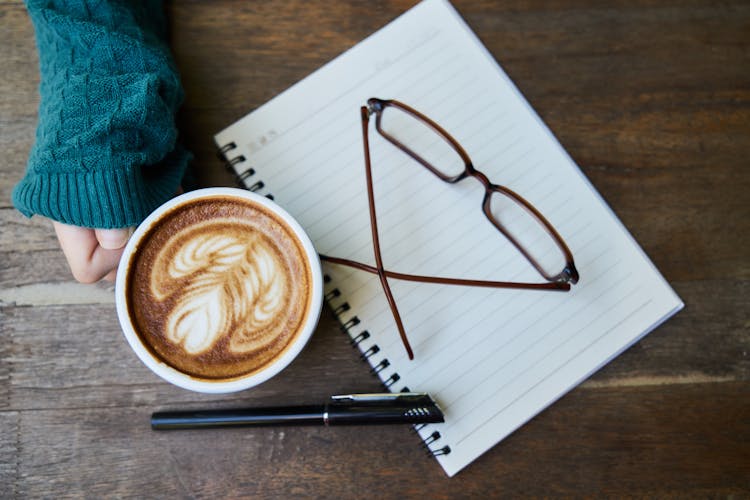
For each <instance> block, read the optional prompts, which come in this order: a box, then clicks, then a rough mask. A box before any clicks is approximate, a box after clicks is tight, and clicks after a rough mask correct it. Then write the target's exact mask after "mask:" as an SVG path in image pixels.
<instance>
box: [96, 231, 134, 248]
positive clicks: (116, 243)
mask: <svg viewBox="0 0 750 500" xmlns="http://www.w3.org/2000/svg"><path fill="white" fill-rule="evenodd" d="M94 234H95V235H96V239H97V241H98V242H99V246H100V247H102V248H104V249H105V250H118V249H120V248H122V247H124V246H125V244H126V243H127V242H128V239H129V238H130V235H131V234H133V231H132V229H131V228H125V229H94Z"/></svg>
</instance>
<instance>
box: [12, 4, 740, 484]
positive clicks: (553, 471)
mask: <svg viewBox="0 0 750 500" xmlns="http://www.w3.org/2000/svg"><path fill="white" fill-rule="evenodd" d="M413 4H414V0H392V1H388V2H364V1H356V0H350V1H339V2H328V1H324V0H317V1H301V0H295V1H289V2H282V1H278V2H240V1H237V2H230V1H220V2H219V1H217V2H197V1H180V2H173V3H171V4H169V5H168V6H167V8H168V12H169V16H170V19H171V23H172V39H173V47H174V50H175V53H176V58H177V61H178V64H179V67H180V68H181V72H182V76H183V81H184V85H185V89H186V92H187V101H186V103H185V106H184V108H183V110H182V113H181V116H180V123H181V130H182V132H183V134H184V140H185V142H186V144H187V145H188V146H189V147H190V148H191V149H192V150H193V152H194V153H195V156H196V158H195V161H194V166H195V168H196V169H197V171H198V175H199V180H200V183H201V184H203V185H230V184H231V182H232V181H231V178H230V177H229V175H228V174H226V173H225V172H224V171H223V169H222V166H221V164H220V162H219V161H218V160H217V159H215V156H214V148H213V144H212V141H211V137H212V135H213V134H214V133H216V132H217V131H219V130H220V129H222V128H223V127H225V126H226V125H228V124H230V123H232V122H233V121H235V120H236V119H238V118H240V117H241V116H243V115H244V114H246V113H247V112H249V111H250V110H252V109H254V108H255V107H257V106H259V105H260V104H262V103H263V102H265V101H266V100H268V99H270V98H271V97H273V96H274V95H276V94H278V93H279V92H281V91H283V90H284V89H285V88H287V87H288V86H290V85H291V84H293V83H294V82H296V81H297V80H299V79H301V78H302V77H304V76H305V75H307V74H308V73H309V72H311V71H313V70H314V69H316V68H317V67H319V66H320V65H322V64H324V63H325V62H327V61H329V60H330V59H331V58H333V57H335V56H336V55H338V54H339V53H341V52H342V51H344V50H345V49H347V48H348V47H350V46H352V45H354V44H355V43H357V42H358V41H359V40H361V39H362V38H363V37H365V36H367V35H368V34H369V33H371V32H372V31H374V30H376V29H377V28H379V27H380V26H382V25H384V24H385V23H387V22H388V21H389V20H391V19H393V18H394V17H396V16H397V15H398V14H400V13H401V12H403V11H404V10H406V9H407V8H409V7H410V6H411V5H413ZM455 5H456V7H457V8H458V10H459V11H460V12H461V14H462V15H463V16H464V17H465V19H466V20H467V21H468V23H469V25H471V27H472V28H473V29H474V30H475V31H476V33H477V34H478V35H479V37H480V38H481V39H482V40H483V42H484V43H485V44H486V45H487V47H488V48H489V50H490V51H491V52H492V54H493V55H494V56H495V57H496V58H497V59H498V60H499V61H500V63H501V64H502V65H503V67H504V68H505V70H506V71H507V72H508V74H509V75H510V76H511V78H512V79H513V80H514V81H515V83H516V84H517V85H518V87H519V88H520V89H521V91H522V92H523V93H524V94H525V95H526V97H527V98H528V100H529V101H530V102H531V104H532V106H534V107H535V108H536V110H537V111H538V112H539V114H540V115H541V116H542V118H543V119H544V120H545V121H546V122H547V124H548V125H549V126H550V128H551V129H552V130H553V131H554V133H555V134H556V135H557V137H558V138H559V140H560V142H561V143H562V144H563V146H564V147H565V148H566V149H567V150H568V151H569V152H570V154H571V155H572V157H573V158H574V159H575V160H576V161H577V162H578V164H579V165H580V166H581V168H582V169H583V171H584V172H585V173H586V175H587V176H588V177H589V178H590V179H591V181H592V182H593V184H594V185H595V186H596V188H597V189H598V190H599V191H600V192H601V194H602V195H603V197H604V198H605V199H606V200H607V201H608V202H609V203H610V205H611V206H612V208H613V209H614V211H615V212H616V213H617V215H618V216H619V217H620V218H621V220H622V221H623V223H624V224H625V225H626V226H627V227H628V228H629V229H630V231H631V232H632V234H633V235H634V236H635V238H636V239H637V240H638V241H639V242H640V244H641V245H642V247H643V248H644V249H645V251H646V252H647V253H648V255H649V256H650V257H651V258H652V260H653V261H654V263H655V264H656V266H657V267H658V268H659V269H660V270H661V271H662V273H663V274H664V276H665V277H666V278H667V280H669V281H670V282H671V283H672V285H673V286H674V288H675V289H676V291H677V292H678V294H679V295H680V296H681V297H682V298H683V299H684V301H685V303H686V308H685V309H684V310H683V311H682V312H680V313H679V314H678V315H677V316H676V317H675V318H673V319H671V320H670V321H669V322H668V323H666V324H665V325H663V326H662V327H660V328H658V329H657V330H656V331H654V332H653V333H652V334H650V335H649V336H647V337H646V338H645V339H644V340H642V341H641V342H639V343H638V344H637V345H635V346H634V347H633V348H631V349H630V350H628V351H627V352H626V353H624V354H623V355H622V356H620V357H619V358H617V359H616V360H615V361H613V362H612V363H611V364H609V365H608V366H607V367H606V368H604V369H603V370H601V371H600V372H599V373H597V374H596V375H595V376H593V377H592V378H591V379H590V380H588V381H587V382H585V383H584V384H582V385H581V386H580V387H579V388H577V389H575V390H573V391H572V392H571V393H569V394H568V395H567V396H565V397H563V398H562V399H561V400H560V401H559V402H557V403H556V404H554V405H553V406H552V407H550V408H549V409H548V410H546V411H544V412H543V413H542V414H541V415H539V416H538V417H536V418H535V419H533V420H532V421H531V422H530V423H528V424H527V425H525V426H524V427H522V428H521V429H520V430H519V431H517V432H515V433H514V434H513V435H512V436H510V437H509V438H508V439H506V440H505V441H503V442H502V443H500V444H499V445H497V446H495V447H494V448H493V449H492V450H491V451H489V452H488V453H486V454H485V455H483V456H482V457H480V458H479V459H478V460H476V462H474V463H473V464H472V465H470V466H469V467H468V468H467V469H465V470H464V471H462V472H461V473H459V474H458V475H457V476H456V477H455V478H452V479H448V478H446V476H445V475H444V473H443V471H442V469H441V468H440V467H439V466H438V464H437V463H436V462H435V461H434V460H433V459H431V458H429V457H427V456H426V455H425V454H424V453H422V452H420V447H419V440H418V438H417V436H416V435H415V434H414V433H413V432H412V431H411V430H410V429H409V428H407V427H399V426H395V427H386V428H370V427H363V428H331V429H329V428H268V429H261V430H239V429H238V430H218V431H217V430H214V431H202V432H175V433H155V432H152V431H151V430H150V429H149V425H148V418H149V416H150V413H151V412H152V411H154V410H156V409H159V408H180V407H189V406H192V407H201V406H217V407H218V406H242V405H259V404H269V403H276V402H279V401H299V402H301V403H302V402H304V403H313V402H317V401H320V400H321V399H323V398H326V397H327V396H328V395H330V394H333V393H342V392H343V393H345V392H356V391H375V390H378V383H377V382H376V381H375V379H374V378H373V377H371V375H369V373H368V369H367V367H366V366H365V364H363V363H362V362H360V361H359V359H358V356H357V354H356V353H355V352H354V351H353V350H352V349H351V348H350V347H349V344H348V342H347V341H346V338H345V337H344V335H343V334H342V333H341V332H340V331H339V329H338V327H337V324H336V323H335V321H334V319H333V316H332V314H331V313H330V311H328V310H326V311H324V314H323V318H322V321H321V323H320V326H319V328H318V330H317V332H316V334H315V335H314V338H313V340H312V342H311V344H310V345H309V348H308V349H307V350H306V351H305V352H304V353H303V355H302V356H301V357H300V358H299V359H298V360H297V361H296V362H295V363H294V364H293V365H292V366H291V367H290V368H288V369H287V370H286V371H284V372H283V373H282V374H281V375H279V376H278V377H276V378H274V379H272V380H271V381H269V382H267V383H265V384H263V385H262V386H260V387H258V388H257V389H253V390H249V391H245V392H243V393H240V394H236V395H231V396H213V397H209V396H204V395H198V394H192V393H189V392H187V391H184V390H181V389H178V388H175V387H172V386H170V385H168V384H166V383H163V382H161V381H160V379H157V378H156V377H155V376H154V375H152V374H151V372H149V371H148V370H147V369H146V368H145V367H144V366H143V365H142V364H141V363H140V362H139V361H138V360H137V359H136V357H135V356H134V355H133V353H132V352H131V351H130V349H129V348H128V347H127V345H126V344H125V341H124V339H123V336H122V335H121V333H120V330H119V326H118V324H117V320H116V317H115V311H114V306H113V294H112V288H111V286H108V285H79V284H77V283H75V282H74V280H73V279H72V278H71V275H70V273H69V271H68V269H67V266H66V263H65V260H64V257H63V255H62V253H61V251H60V250H59V247H58V245H57V242H56V240H55V237H54V234H53V232H52V230H51V227H50V223H49V222H48V221H46V220H43V219H41V218H38V217H35V218H32V219H30V220H29V219H26V218H24V217H23V216H21V215H20V214H19V213H18V212H16V211H15V210H14V209H13V208H12V206H11V204H10V201H9V200H10V193H11V189H12V187H13V186H14V185H15V183H16V182H18V180H19V179H20V178H21V176H22V173H23V168H24V164H25V161H26V157H27V154H28V151H29V148H30V147H31V144H32V141H33V137H34V130H35V124H36V107H37V104H38V95H37V85H38V69H37V60H38V59H37V55H36V52H35V47H34V40H33V30H32V26H31V23H30V21H29V19H28V16H27V14H26V12H25V10H24V7H23V6H22V4H21V3H20V2H17V1H11V2H0V62H1V63H2V71H0V96H2V97H0V127H2V135H1V138H0V141H1V142H0V146H1V148H2V155H1V156H2V157H1V158H0V220H1V221H2V222H1V224H2V232H1V234H0V429H1V431H0V497H3V498H7V497H13V496H18V497H57V496H59V495H66V496H67V495H69V496H86V497H93V498H96V497H100V496H108V495H111V496H117V497H120V496H136V497H141V496H147V497H219V498H226V497H230V498H234V497H276V496H278V497H283V498H288V497H291V496H302V497H308V496H311V497H333V498H337V497H344V498H346V497H354V496H364V497H372V498H393V497H424V498H432V497H446V498H463V497H474V498H486V497H507V496H527V495H533V496H558V495H561V496H562V495H565V496H603V495H607V496H610V495H611V496H657V497H661V496H672V497H683V496H685V497H704V496H729V495H738V496H748V495H750V383H749V382H748V381H749V380H750V316H749V315H748V311H749V308H748V301H749V299H748V297H749V296H750V263H749V261H750V250H748V247H749V245H750V239H749V238H748V233H750V195H749V194H748V193H750V160H749V158H750V28H749V26H750V5H748V4H747V2H743V1H729V2H722V3H721V4H720V5H712V2H706V1H700V0H695V1H688V0H678V1H677V2H659V1H656V0H642V1H638V2H633V1H625V0H618V1H613V2H609V5H605V2H601V1H594V0H572V1H567V2H563V1H551V2H543V1H537V0H531V1H529V0H508V1H503V2H499V1H491V0H485V1H470V0H456V2H455Z"/></svg>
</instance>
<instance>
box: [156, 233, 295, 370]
mask: <svg viewBox="0 0 750 500" xmlns="http://www.w3.org/2000/svg"><path fill="white" fill-rule="evenodd" d="M150 287H151V292H152V293H153V295H154V297H155V298H156V299H157V300H160V301H167V300H168V301H170V302H171V303H173V305H172V307H171V308H170V310H169V312H168V314H167V317H166V322H165V331H164V333H165V337H166V339H167V340H168V341H169V342H171V343H172V344H173V345H175V346H179V347H181V348H182V349H183V350H184V351H185V352H186V353H188V354H190V355H198V354H201V353H204V352H206V351H209V350H211V349H212V348H213V347H214V346H215V345H216V344H217V343H218V342H219V341H221V340H222V339H225V338H228V343H227V348H228V349H229V351H232V352H235V353H243V352H248V351H251V350H256V349H261V348H263V346H264V345H265V344H266V343H268V342H269V341H271V340H272V339H273V338H274V335H273V334H274V332H273V330H274V326H276V325H278V324H279V314H281V313H282V311H283V310H284V309H285V307H286V299H285V297H287V295H288V293H287V291H288V288H289V276H288V271H287V270H286V267H285V266H284V263H283V261H282V259H281V258H280V257H279V252H278V249H276V248H275V246H274V244H273V242H272V241H271V240H270V239H269V238H267V237H266V236H264V235H263V234H262V233H260V232H258V231H254V230H253V229H252V228H250V227H245V228H243V230H241V231H238V230H237V224H236V223H235V224H234V225H231V224H223V223H221V221H216V220H213V221H211V222H209V223H206V224H202V225H199V226H197V227H196V226H192V227H190V228H188V229H185V230H183V231H180V232H178V233H177V234H176V235H174V236H172V237H171V238H170V239H169V241H168V242H167V244H166V245H165V246H164V248H163V249H162V251H161V252H160V254H159V256H158V257H157V259H156V261H155V262H154V266H153V268H152V271H151V280H150Z"/></svg>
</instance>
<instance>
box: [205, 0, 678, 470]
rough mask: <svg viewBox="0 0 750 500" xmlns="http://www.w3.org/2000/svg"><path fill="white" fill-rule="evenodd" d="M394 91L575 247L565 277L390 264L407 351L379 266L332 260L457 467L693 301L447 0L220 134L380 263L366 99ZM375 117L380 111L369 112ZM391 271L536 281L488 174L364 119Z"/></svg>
mask: <svg viewBox="0 0 750 500" xmlns="http://www.w3.org/2000/svg"><path fill="white" fill-rule="evenodd" d="M369 97H379V98H384V99H398V100H399V101H402V102H405V103H407V104H409V105H411V106H412V107H414V108H416V109H418V110H420V111H422V112H423V113H425V114H426V115H428V116H430V117H431V118H432V119H434V120H435V121H436V122H438V123H440V124H441V125H442V126H443V127H444V128H445V129H447V130H448V131H449V132H450V133H451V134H452V135H453V136H454V137H456V138H457V139H458V140H459V142H460V143H461V144H462V145H463V146H464V148H465V149H466V151H467V152H468V154H469V155H470V156H471V157H472V159H473V162H474V165H475V166H476V167H477V168H478V169H479V170H481V171H483V172H485V173H486V174H487V175H488V177H489V178H490V179H491V180H492V181H493V182H494V183H497V184H502V185H505V186H507V187H509V188H511V189H512V190H514V191H516V192H517V193H519V194H521V195H522V196H524V197H525V198H526V199H527V200H529V201H530V202H531V203H533V205H534V206H536V207H537V208H538V209H539V210H540V211H541V212H542V213H543V214H544V215H545V216H546V217H547V218H548V219H549V221H550V222H551V223H552V225H553V226H554V227H555V228H556V229H557V230H558V232H559V233H560V234H561V235H562V237H563V239H564V240H565V241H566V242H567V244H568V246H569V247H570V248H571V250H572V252H573V255H574V257H575V261H576V265H577V266H578V269H579V271H580V274H581V279H580V282H579V283H578V284H577V285H575V286H573V288H572V290H571V291H570V292H549V291H519V290H498V289H486V288H471V287H460V286H444V285H434V284H422V283H410V282H403V281H398V280H389V282H390V285H391V288H392V291H393V294H394V297H395V300H396V302H397V304H398V306H399V310H400V311H401V314H402V317H403V320H404V325H405V328H406V331H407V334H408V336H409V339H410V342H411V345H412V347H413V348H414V355H415V359H414V360H413V361H410V360H409V359H408V358H407V356H406V352H405V350H404V348H403V346H402V344H401V342H400V340H399V336H398V332H397V330H396V327H395V324H394V321H393V317H392V315H391V312H390V310H389V307H388V304H387V302H386V299H385V296H384V294H383V292H382V289H381V285H380V283H379V281H378V279H377V277H375V276H373V275H371V274H367V273H364V272H362V271H358V270H353V269H350V268H345V267H337V266H335V265H325V266H324V272H325V273H326V275H327V276H329V277H330V282H329V283H328V284H327V285H326V287H327V288H326V298H327V300H328V303H329V305H330V307H331V308H332V310H333V311H334V312H335V313H336V314H337V315H338V317H339V319H340V321H341V323H342V325H343V326H344V327H345V328H346V330H347V331H348V333H349V335H350V337H351V340H352V342H353V343H354V344H355V345H357V346H358V347H359V349H360V351H361V355H362V356H363V357H364V358H365V359H366V360H367V361H368V362H369V364H370V366H371V370H372V372H373V373H375V374H376V375H377V376H378V377H379V378H380V379H381V380H382V382H383V384H384V385H385V386H386V387H388V388H389V389H390V390H392V391H401V390H404V389H411V390H415V391H416V390H418V391H426V392H429V393H430V394H432V395H433V397H434V398H435V399H436V400H437V402H438V403H439V404H440V405H441V407H442V409H443V411H444V412H445V417H446V421H445V423H443V424H435V425H427V426H423V427H421V428H419V429H417V430H418V432H419V434H420V436H421V437H422V439H423V441H424V447H425V449H426V450H428V452H429V453H430V454H432V455H435V457H436V459H437V460H438V462H439V463H440V464H441V465H442V467H443V468H444V470H445V472H446V473H447V474H448V475H450V476H452V475H454V474H455V473H457V472H458V471H459V470H461V469H462V468H463V467H465V466H466V465H468V464H469V463H471V462H472V461H473V460H474V459H476V458H477V457H479V456H480V455H481V454H482V453H484V452H485V451H486V450H488V449H490V448H491V447H492V446H493V445H495V444H496V443H498V442H499V441H500V440H502V439H503V438H504V437H506V436H507V435H508V434H510V433H511V432H512V431H513V430H515V429H517V428H518V427H519V426H521V425H522V424H524V423H525V422H526V421H528V420H529V419H531V418H532V417H533V416H534V415H536V414H537V413H539V412H540V411H541V410H543V409H544V408H545V407H547V406H548V405H550V404H551V403H552V402H554V401H555V400H556V399H557V398H559V397H561V396H562V395H563V394H565V393H566V392H567V391H569V390H570V389H572V388H573V387H575V386H576V385H577V384H579V383H580V382H581V381H583V380H584V379H586V378H587V377H588V376H589V375H591V374H592V373H593V372H594V371H596V370H597V369H598V368H600V367H601V366H603V365H604V364H605V363H607V362H608V361H609V360H611V359H612V358H613V357H615V356H617V355H618V354H619V353H620V352H622V351H623V350H624V349H626V348H627V347H628V346H630V345H631V344H633V343H634V342H636V341H637V340H638V339H640V338H641V337H642V336H643V335H645V334H646V333H648V332H649V331H651V330H652V329H653V328H655V327H656V326H657V325H659V324H660V323H661V322H663V321H665V320H666V319H667V318H668V317H669V316H671V315H672V314H674V313H675V312H677V311H678V310H679V309H680V308H681V307H682V305H683V304H682V302H681V301H680V298H679V297H678V296H677V295H676V294H675V293H674V291H673V290H672V289H671V288H670V286H669V285H668V283H667V282H666V281H665V280H664V278H663V277H662V276H661V275H660V274H659V272H658V270H657V269H656V268H655V267H654V266H653V264H652V263H651V262H650V261H649V259H648V257H647V256H646V255H645V254H644V253H643V251H642V250H641V249H640V248H639V246H638V244H637V243H636V242H635V241H634V239H633V238H632V237H631V236H630V234H628V232H627V230H626V229H625V228H624V227H623V226H622V224H621V223H620V222H619V220H618V219H617V218H616V216H615V215H614V214H613V212H612V211H611V210H610V209H609V208H608V206H607V205H606V203H605V202H604V201H603V200H602V198H601V197H600V196H599V195H598V193H597V192H596V190H595V189H594V187H593V186H592V185H591V184H590V183H589V182H588V180H587V179H586V178H585V176H584V175H583V174H582V172H581V171H580V170H579V168H578V167H577V166H576V165H575V163H574V162H573V161H572V160H571V158H570V157H569V156H568V155H567V154H566V152H565V151H564V150H563V148H562V147H561V146H560V144H559V143H558V142H557V140H556V139H555V138H554V136H553V135H552V134H551V132H550V131H549V130H548V129H547V127H546V126H545V125H544V123H542V121H541V120H540V119H539V117H538V116H537V115H536V113H535V112H534V111H533V109H532V108H531V107H530V106H529V104H528V103H527V102H526V100H525V99H524V97H523V96H522V95H521V94H520V92H519V91H518V90H517V89H516V87H515V86H514V85H513V83H512V82H511V81H510V79H509V78H508V76H507V75H506V74H505V73H504V72H503V70H502V69H501V68H500V66H499V65H498V64H497V62H495V60H494V59H493V57H492V56H491V55H490V54H489V52H488V51H487V50H486V49H485V48H484V47H483V45H482V44H481V42H480V41H479V40H478V39H477V37H476V36H475V35H474V34H473V33H472V31H471V30H470V28H469V27H468V26H467V25H466V24H465V22H464V21H463V20H462V19H461V17H460V16H459V14H458V13H457V12H456V11H455V10H454V9H453V7H452V6H451V5H450V4H449V3H447V2H445V1H443V0H426V1H424V2H422V3H420V4H418V5H416V6H415V7H414V8H412V9H411V10H409V11H408V12H406V13H405V14H403V15H402V16H400V17H399V18H397V19H396V20H394V21H393V22H391V23H390V24H388V25H387V26H385V27H384V28H382V29H380V30H379V31H377V32H376V33H375V34H373V35H371V36H370V37H368V38H367V39H365V40H364V41H362V42H361V43H359V44H357V45H356V46H355V47H353V48H352V49H350V50H348V51H347V52H345V53H343V54H342V55H340V56H339V57H337V58H336V59H334V60H333V61H331V62H330V63H328V64H327V65H325V66H323V67H322V68H320V69H319V70H317V71H316V72H314V73H313V74H311V75H310V76H308V77H307V78H305V79H304V80H302V81H301V82H299V83H297V84H296V85H294V86H292V87H291V88H289V89H288V90H286V91H285V92H283V93H282V94H280V95H278V96H277V97H275V98H273V99H272V100H271V101H269V102H268V103H266V104H264V105H263V106H261V107H259V108H258V109H256V110H255V111H253V112H251V113H250V114H248V115H247V116H245V117H244V118H242V119H241V120H239V121H238V122H236V123H234V124H232V125H231V126H229V127H228V128H226V129H225V130H223V131H222V132H220V133H219V134H217V135H216V136H215V141H216V144H217V146H218V147H219V150H220V154H221V155H222V156H223V158H225V159H226V162H227V167H228V168H230V169H231V170H232V171H233V172H235V173H236V175H237V179H238V181H239V182H240V183H241V185H243V186H245V187H246V188H248V189H251V190H253V191H257V192H259V193H263V194H266V195H268V196H270V197H272V198H273V199H274V200H275V201H276V202H277V203H278V204H280V205H281V206H282V207H284V208H285V209H286V210H287V211H289V212H290V213H291V214H292V215H293V216H294V217H295V218H297V219H298V220H299V222H300V223H301V224H302V226H303V227H304V228H305V229H306V230H307V232H308V233H309V235H310V237H311V238H312V240H313V242H314V243H315V245H316V248H317V249H318V251H319V252H321V253H324V254H328V255H332V256H337V257H343V258H348V259H353V260H357V261H361V262H368V263H370V264H374V257H373V250H372V242H371V236H370V229H369V215H368V208H367V195H366V190H365V189H366V187H365V186H366V185H365V170H364V157H363V144H362V135H361V134H362V129H361V121H360V112H359V107H360V106H361V105H363V104H365V103H366V101H367V99H368V98H369ZM370 126H371V127H373V125H372V124H371V125H370ZM369 137H370V149H371V155H372V156H371V157H372V171H373V177H374V192H375V200H376V207H377V214H378V226H379V232H380V240H381V241H380V244H381V248H382V253H383V261H384V266H385V268H386V269H389V270H392V271H398V272H403V273H409V274H421V275H433V276H447V277H455V278H470V279H485V280H499V281H527V282H540V281H542V279H541V278H540V277H539V276H538V274H537V273H536V271H535V270H534V269H533V268H532V267H531V266H530V265H529V263H528V262H527V261H526V260H525V259H524V258H523V257H522V256H521V255H519V253H518V251H517V250H515V248H514V247H513V246H512V245H510V244H509V243H508V242H507V241H506V240H505V239H504V238H503V237H502V236H500V235H499V234H498V232H497V231H496V230H494V229H493V228H492V227H491V226H490V224H489V222H488V221H487V219H486V218H485V217H484V215H483V214H482V212H481V202H482V196H483V194H484V191H483V188H482V187H481V185H480V184H479V183H478V182H476V181H475V180H473V179H466V180H464V181H462V182H460V183H458V184H455V185H450V184H446V183H443V182H441V181H439V180H438V179H436V178H435V177H433V176H432V174H430V173H429V172H427V171H426V170H425V169H424V168H422V167H420V166H419V165H416V164H415V163H414V161H413V160H411V159H410V158H408V157H407V156H406V155H404V154H403V153H402V152H400V151H399V150H397V149H396V148H394V147H393V145H391V144H390V143H388V142H386V141H385V140H384V139H382V138H381V137H380V136H379V135H378V134H377V133H374V132H373V131H371V133H370V136H369Z"/></svg>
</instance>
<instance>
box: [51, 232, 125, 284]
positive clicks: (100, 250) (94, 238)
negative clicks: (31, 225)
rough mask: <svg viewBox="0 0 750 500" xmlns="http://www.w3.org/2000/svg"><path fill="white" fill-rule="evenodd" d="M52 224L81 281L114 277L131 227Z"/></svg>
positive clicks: (90, 281) (86, 281)
mask: <svg viewBox="0 0 750 500" xmlns="http://www.w3.org/2000/svg"><path fill="white" fill-rule="evenodd" d="M52 225H53V227H54V228H55V233H56V234H57V239H58V241H59V242H60V248H62V251H63V253H64V254H65V258H66V259H67V261H68V265H69V266H70V270H71V271H72V272H73V277H74V278H75V279H76V280H77V281H79V282H81V283H94V282H96V281H99V280H101V279H103V278H108V279H113V278H114V274H115V273H116V271H117V265H118V263H119V261H120V256H121V255H122V251H123V247H124V246H125V243H127V238H128V237H129V231H128V230H94V229H90V228H84V227H78V226H71V225H68V224H62V223H60V222H55V221H53V222H52ZM105 246H106V247H109V248H105Z"/></svg>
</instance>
